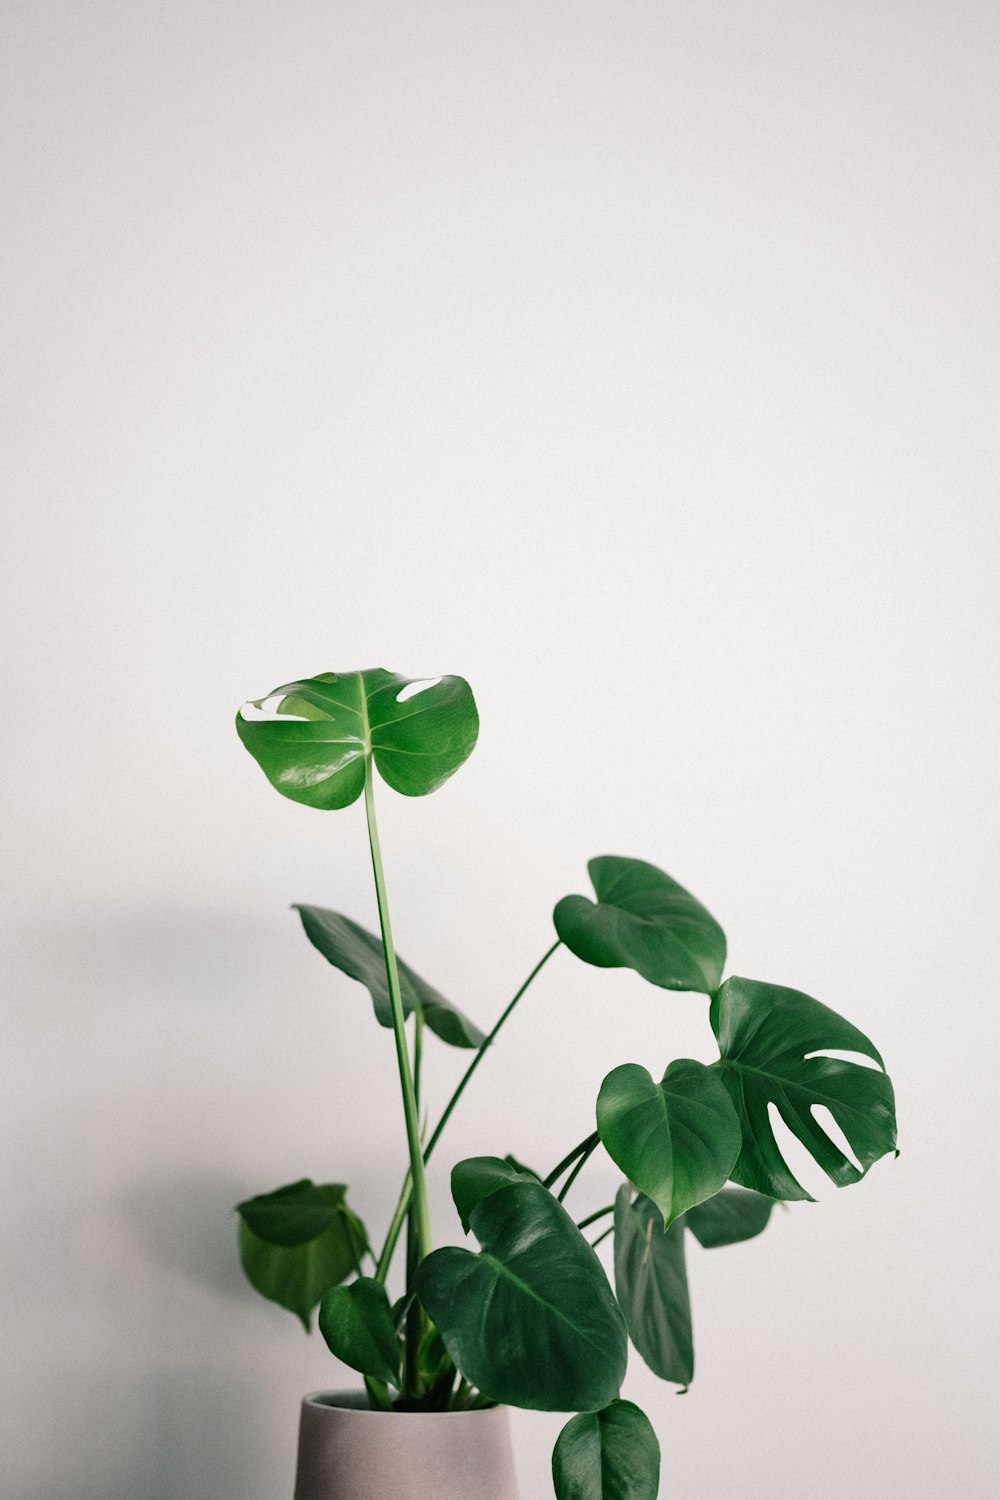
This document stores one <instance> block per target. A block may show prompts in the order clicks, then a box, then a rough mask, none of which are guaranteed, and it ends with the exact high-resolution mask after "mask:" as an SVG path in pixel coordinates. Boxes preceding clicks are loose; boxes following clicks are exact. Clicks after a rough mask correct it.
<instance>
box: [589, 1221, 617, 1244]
mask: <svg viewBox="0 0 1000 1500" xmlns="http://www.w3.org/2000/svg"><path fill="white" fill-rule="evenodd" d="M614 1232H615V1226H614V1225H613V1224H609V1225H608V1227H607V1229H605V1230H604V1232H603V1233H602V1234H599V1235H598V1236H597V1239H596V1240H591V1242H590V1248H591V1250H596V1249H597V1247H598V1245H599V1244H600V1243H601V1241H602V1240H606V1239H607V1237H608V1235H609V1234H614Z"/></svg>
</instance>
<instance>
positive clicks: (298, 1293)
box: [239, 1178, 368, 1333]
mask: <svg viewBox="0 0 1000 1500" xmlns="http://www.w3.org/2000/svg"><path fill="white" fill-rule="evenodd" d="M239 1213H240V1260H241V1262H242V1265H243V1270H244V1271H245V1273H246V1276H247V1280H248V1281H249V1282H250V1284H251V1286H253V1287H255V1288H256V1289H257V1291H258V1292H260V1294H261V1296H263V1297H267V1298H268V1299H269V1300H270V1301H271V1302H277V1303H278V1304H279V1306H281V1307H285V1308H287V1309H288V1311H289V1312H293V1313H295V1315H296V1317H298V1318H301V1320H302V1322H303V1324H304V1326H305V1330H306V1332H307V1333H308V1332H309V1331H310V1327H311V1318H312V1310H313V1308H314V1307H315V1306H316V1304H317V1302H318V1301H319V1300H320V1298H321V1297H322V1295H323V1293H324V1292H325V1291H326V1290H327V1288H328V1287H331V1286H334V1285H336V1284H337V1283H338V1282H341V1281H343V1280H345V1278H346V1277H348V1276H350V1275H351V1274H352V1272H355V1271H358V1270H359V1269H360V1267H361V1257H362V1256H363V1255H364V1253H365V1251H366V1249H367V1248H368V1241H367V1236H366V1234H365V1230H364V1225H363V1224H362V1223H361V1221H360V1219H358V1218H357V1217H356V1215H355V1214H353V1213H352V1212H351V1210H350V1209H349V1208H348V1206H347V1204H346V1202H345V1201H344V1189H343V1187H341V1186H340V1185H339V1184H336V1183H330V1184H319V1185H317V1184H316V1183H313V1182H310V1181H309V1179H308V1178H303V1180H302V1181H301V1182H293V1183H290V1184H289V1185H288V1186H287V1187H283V1188H278V1189H277V1190H276V1191H275V1192H273V1193H262V1194H261V1195H260V1196H259V1197H257V1198H249V1199H248V1200H247V1201H246V1202H245V1203H241V1204H240V1205H239ZM252 1226H256V1228H254V1227H252ZM311 1230H316V1231H317V1232H316V1233H313V1234H309V1237H308V1238H303V1236H305V1235H307V1234H308V1233H309V1231H311ZM258 1231H262V1232H263V1233H259V1232H258ZM263 1234H266V1235H268V1236H269V1238H267V1239H265V1238H263Z"/></svg>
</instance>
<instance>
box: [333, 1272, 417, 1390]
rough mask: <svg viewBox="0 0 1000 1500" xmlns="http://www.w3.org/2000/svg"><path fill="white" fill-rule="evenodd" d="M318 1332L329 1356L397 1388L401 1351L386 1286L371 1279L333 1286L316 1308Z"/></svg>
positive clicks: (365, 1277)
mask: <svg viewBox="0 0 1000 1500" xmlns="http://www.w3.org/2000/svg"><path fill="white" fill-rule="evenodd" d="M319 1330H320V1333H321V1334H322V1335H323V1337H324V1338H325V1339H326V1342H327V1346H328V1347H329V1350H330V1353H331V1354H333V1355H334V1356H335V1358H337V1359H339V1360H342V1361H343V1362H344V1364H345V1365H350V1367H351V1369H352V1370H360V1372H361V1374H362V1375H370V1376H372V1378H373V1379H375V1380H381V1381H384V1382H385V1383H386V1384H388V1385H395V1386H398V1385H399V1363H400V1349H399V1339H398V1337H397V1336H396V1328H395V1325H394V1323H393V1320H392V1310H391V1308H390V1307H389V1298H388V1296H387V1295H386V1290H385V1287H384V1286H383V1285H382V1283H381V1282H380V1281H376V1280H375V1279H374V1277H371V1276H360V1277H359V1278H358V1280H357V1281H352V1282H351V1284H350V1286H334V1287H331V1288H330V1290H329V1291H328V1292H326V1293H325V1294H324V1296H323V1300H322V1301H321V1303H320V1305H319Z"/></svg>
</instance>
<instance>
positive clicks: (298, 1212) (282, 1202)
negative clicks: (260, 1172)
mask: <svg viewBox="0 0 1000 1500" xmlns="http://www.w3.org/2000/svg"><path fill="white" fill-rule="evenodd" d="M346 1192H347V1189H346V1188H345V1187H344V1185H343V1184H342V1183H339V1182H328V1183H322V1184H317V1183H315V1182H312V1181H311V1180H310V1178H308V1177H303V1178H301V1180H300V1181H298V1182H290V1183H289V1184H288V1186H287V1187H280V1188H276V1189H275V1190H274V1192H273V1193H260V1194H258V1196H257V1197H256V1198H247V1199H246V1201H245V1202H243V1203H237V1205H236V1212H237V1213H238V1214H239V1215H240V1217H241V1218H242V1219H243V1222H244V1223H245V1224H246V1225H247V1226H248V1228H250V1229H252V1230H253V1232H254V1234H255V1235H256V1236H257V1238H258V1239H261V1240H266V1241H267V1243H268V1244H269V1245H304V1244H305V1243H306V1241H307V1240H314V1239H316V1237H317V1236H318V1235H321V1234H323V1232H324V1231H325V1230H327V1229H329V1228H330V1226H331V1225H332V1224H334V1223H336V1221H337V1219H338V1218H339V1216H340V1214H341V1213H342V1212H343V1211H344V1208H345V1205H344V1194H345V1193H346Z"/></svg>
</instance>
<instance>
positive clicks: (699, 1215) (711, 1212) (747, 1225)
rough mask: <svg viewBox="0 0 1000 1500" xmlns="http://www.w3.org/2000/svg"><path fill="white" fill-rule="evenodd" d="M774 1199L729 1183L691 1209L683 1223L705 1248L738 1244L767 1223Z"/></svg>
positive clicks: (756, 1232)
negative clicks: (731, 1185) (728, 1185)
mask: <svg viewBox="0 0 1000 1500" xmlns="http://www.w3.org/2000/svg"><path fill="white" fill-rule="evenodd" d="M773 1207H774V1199H773V1198H766V1197H765V1196H764V1195H763V1193H751V1192H750V1191H749V1190H748V1189H747V1188H739V1187H727V1188H723V1189H722V1192H721V1193H716V1194H715V1197H714V1198H709V1199H708V1200H707V1201H706V1202H705V1203H699V1204H698V1206H697V1208H690V1209H688V1211H687V1213H686V1214H685V1215H684V1223H685V1224H686V1225H687V1227H688V1228H689V1229H690V1231H691V1233H692V1234H693V1235H694V1237H695V1239H696V1240H697V1241H698V1243H699V1244H700V1245H703V1246H704V1248H705V1249H706V1250H714V1249H717V1248H718V1247H719V1246H721V1245H739V1244H741V1243H742V1241H743V1240H752V1239H753V1238H754V1236H755V1235H758V1234H760V1233H761V1231H762V1230H763V1229H765V1228H766V1227H767V1221H768V1219H769V1218H770V1217H771V1210H772V1208H773Z"/></svg>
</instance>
